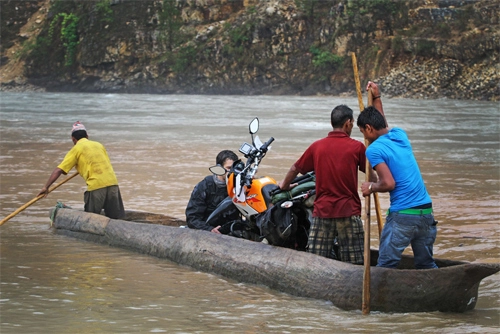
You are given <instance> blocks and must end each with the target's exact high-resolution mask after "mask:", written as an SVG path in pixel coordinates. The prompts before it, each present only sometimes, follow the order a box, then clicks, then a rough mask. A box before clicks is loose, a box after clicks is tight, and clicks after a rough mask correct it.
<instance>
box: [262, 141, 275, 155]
mask: <svg viewBox="0 0 500 334" xmlns="http://www.w3.org/2000/svg"><path fill="white" fill-rule="evenodd" d="M273 141H274V137H271V138H269V140H268V141H266V142H265V143H264V145H262V146H261V147H260V151H261V152H264V153H265V152H267V147H268V146H269V145H271V143H272V142H273Z"/></svg>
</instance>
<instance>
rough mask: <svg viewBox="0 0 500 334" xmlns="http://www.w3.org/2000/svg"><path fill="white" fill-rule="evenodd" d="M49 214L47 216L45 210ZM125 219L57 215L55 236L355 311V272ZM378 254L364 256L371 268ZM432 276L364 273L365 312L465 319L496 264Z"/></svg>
mask: <svg viewBox="0 0 500 334" xmlns="http://www.w3.org/2000/svg"><path fill="white" fill-rule="evenodd" d="M53 210H54V209H53ZM125 219H126V220H117V219H110V218H107V217H105V216H102V215H97V214H92V213H86V212H83V211H78V210H72V209H66V208H61V209H57V212H56V214H55V217H54V220H53V226H54V227H55V232H56V233H58V234H64V235H68V236H72V237H76V238H79V239H83V240H87V241H93V242H98V243H102V244H106V245H110V246H117V247H122V248H127V249H131V250H134V251H137V252H140V253H145V254H149V255H153V256H156V257H159V258H165V259H168V260H171V261H173V262H176V263H178V264H181V265H186V266H189V267H192V268H194V269H197V270H200V271H204V272H210V273H215V274H219V275H222V276H224V277H228V278H231V279H234V280H237V281H239V282H246V283H252V284H262V285H265V286H267V287H269V288H272V289H275V290H278V291H282V292H286V293H289V294H292V295H296V296H301V297H307V298H315V299H323V300H329V301H331V302H332V303H333V305H334V306H336V307H338V308H341V309H344V310H358V309H361V298H362V287H363V266H360V265H353V264H349V263H344V262H340V261H335V260H331V259H327V258H324V257H320V256H317V255H313V254H309V253H305V252H298V251H295V250H291V249H286V248H281V247H274V246H269V245H266V244H263V243H259V242H253V241H248V240H243V239H238V238H234V237H230V236H225V235H217V234H213V233H207V232H205V231H198V230H192V229H189V228H179V227H178V226H181V225H183V224H184V221H182V220H180V219H176V218H172V217H168V216H164V215H159V214H150V213H147V212H132V211H131V212H127V217H126V218H125ZM377 256H378V252H377V251H375V250H372V252H371V259H372V265H374V264H376V260H377ZM436 264H437V265H438V266H439V269H427V270H415V269H410V268H413V257H411V256H404V258H403V259H402V261H401V265H400V268H398V269H388V268H379V267H375V266H373V267H372V268H371V288H370V297H371V300H370V308H371V310H372V311H381V312H432V311H443V312H465V311H467V310H472V309H474V307H475V305H476V302H477V298H478V289H479V283H480V282H481V280H482V279H483V278H485V277H487V276H490V275H493V274H495V273H497V272H498V271H500V264H498V263H495V264H486V263H468V262H460V261H451V260H442V259H436Z"/></svg>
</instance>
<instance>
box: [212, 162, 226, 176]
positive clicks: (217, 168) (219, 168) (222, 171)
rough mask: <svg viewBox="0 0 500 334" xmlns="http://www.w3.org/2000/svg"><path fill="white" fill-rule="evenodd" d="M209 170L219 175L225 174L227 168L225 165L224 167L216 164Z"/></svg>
mask: <svg viewBox="0 0 500 334" xmlns="http://www.w3.org/2000/svg"><path fill="white" fill-rule="evenodd" d="M208 170H209V171H211V172H212V174H215V175H217V176H222V175H225V174H226V172H227V171H226V169H225V168H224V167H222V166H221V165H215V166H212V167H209V168H208Z"/></svg>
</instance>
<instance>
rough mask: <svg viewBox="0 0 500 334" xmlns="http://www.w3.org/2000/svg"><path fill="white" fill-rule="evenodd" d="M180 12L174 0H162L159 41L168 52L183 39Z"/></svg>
mask: <svg viewBox="0 0 500 334" xmlns="http://www.w3.org/2000/svg"><path fill="white" fill-rule="evenodd" d="M182 25H183V24H182V19H181V12H180V10H179V8H178V7H177V2H176V1H174V0H163V6H162V11H161V12H160V31H161V36H160V37H161V40H163V41H164V42H165V44H166V47H167V49H168V50H170V51H172V50H173V49H174V48H175V47H176V46H178V45H179V44H180V43H181V42H182V41H183V39H184V36H183V35H182V33H181V30H180V29H181V27H182Z"/></svg>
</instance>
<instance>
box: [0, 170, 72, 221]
mask: <svg viewBox="0 0 500 334" xmlns="http://www.w3.org/2000/svg"><path fill="white" fill-rule="evenodd" d="M77 175H78V172H75V173H74V174H72V175H70V176H69V177H67V178H66V179H65V180H63V181H61V182H59V183H58V184H56V185H55V186H53V187H52V188H50V189H49V191H48V193H47V194H50V193H51V192H52V191H54V190H56V189H57V188H58V187H60V186H62V185H63V184H64V183H66V182H68V181H69V180H71V179H72V178H74V177H75V176H77ZM44 196H45V195H44V194H42V195H38V196H37V197H35V198H33V199H32V200H31V201H29V202H27V203H26V204H24V205H22V206H21V207H20V208H19V209H17V210H16V211H14V212H12V213H11V214H10V215H8V216H7V217H5V218H4V219H2V221H0V226H1V225H3V224H4V223H5V222H7V221H8V220H9V219H11V218H12V217H14V216H15V215H17V214H18V213H19V212H21V211H23V210H24V209H26V208H27V207H29V206H30V205H32V204H33V203H35V202H36V201H38V200H39V199H42V198H43V197H44Z"/></svg>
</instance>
